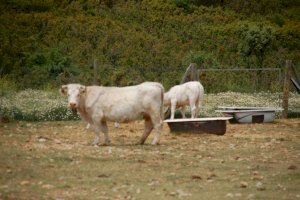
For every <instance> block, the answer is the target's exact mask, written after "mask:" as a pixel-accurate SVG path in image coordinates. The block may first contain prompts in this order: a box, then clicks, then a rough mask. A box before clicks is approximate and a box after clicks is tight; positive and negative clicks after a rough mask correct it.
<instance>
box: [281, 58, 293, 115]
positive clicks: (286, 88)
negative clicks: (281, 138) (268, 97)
mask: <svg viewBox="0 0 300 200" xmlns="http://www.w3.org/2000/svg"><path fill="white" fill-rule="evenodd" d="M291 66H292V61H291V60H286V62H285V66H284V81H283V97H282V108H283V111H282V117H283V118H287V116H288V110H289V92H290V81H291V80H290V79H291Z"/></svg>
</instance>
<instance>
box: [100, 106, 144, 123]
mask: <svg viewBox="0 0 300 200" xmlns="http://www.w3.org/2000/svg"><path fill="white" fill-rule="evenodd" d="M143 112H144V110H143V109H141V108H138V107H134V106H113V107H110V108H109V109H108V110H107V112H104V117H105V119H106V120H107V121H116V122H128V121H133V120H136V119H138V118H139V117H141V115H142V113H143Z"/></svg>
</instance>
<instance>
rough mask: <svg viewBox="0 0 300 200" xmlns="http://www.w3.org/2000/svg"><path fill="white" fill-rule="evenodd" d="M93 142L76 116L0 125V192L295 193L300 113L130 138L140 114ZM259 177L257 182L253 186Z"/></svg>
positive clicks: (18, 195)
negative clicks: (216, 130) (105, 140)
mask: <svg viewBox="0 0 300 200" xmlns="http://www.w3.org/2000/svg"><path fill="white" fill-rule="evenodd" d="M109 126H110V136H111V139H112V146H100V147H92V146H90V145H89V144H90V143H91V142H92V140H93V137H94V135H93V133H92V132H91V131H88V132H87V133H84V132H85V131H83V130H84V127H85V124H84V123H83V122H77V121H75V122H38V123H27V122H20V123H9V124H1V125H0V199H297V198H298V199H299V198H300V191H299V188H300V146H299V144H300V135H299V133H300V119H293V120H279V121H276V123H274V124H254V125H253V124H251V125H228V130H227V133H226V134H225V135H224V136H216V135H206V134H202V135H192V134H180V135H174V134H170V133H169V129H168V127H167V126H166V125H165V126H164V130H163V134H162V138H161V145H159V146H151V145H149V143H150V141H151V139H152V135H151V138H148V140H147V144H146V145H144V146H139V145H134V143H135V142H137V141H138V139H139V137H140V136H141V132H142V129H143V123H142V122H135V123H131V124H122V125H121V128H120V129H115V128H113V124H109ZM260 183H261V184H262V186H260Z"/></svg>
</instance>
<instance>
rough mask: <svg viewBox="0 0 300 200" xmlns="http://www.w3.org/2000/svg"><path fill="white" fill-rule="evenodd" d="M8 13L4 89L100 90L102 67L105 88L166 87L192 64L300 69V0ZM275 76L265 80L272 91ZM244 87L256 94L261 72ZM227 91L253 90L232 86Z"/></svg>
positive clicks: (8, 7) (17, 4) (174, 1)
mask: <svg viewBox="0 0 300 200" xmlns="http://www.w3.org/2000/svg"><path fill="white" fill-rule="evenodd" d="M0 9H1V14H0V74H1V80H0V84H1V85H2V86H1V88H2V89H3V88H4V87H5V85H6V86H8V85H13V86H10V87H15V88H19V89H23V88H55V87H58V85H60V84H63V83H66V82H75V81H76V82H81V83H84V84H91V83H92V80H93V79H92V75H93V69H92V65H93V61H94V59H98V60H99V63H100V71H99V72H100V73H99V80H100V83H101V84H103V85H119V86H121V85H122V86H124V85H131V84H136V83H140V82H142V81H145V80H149V81H159V82H162V83H163V84H164V86H165V87H166V88H169V87H170V86H172V85H174V84H177V83H179V81H180V78H181V76H182V74H183V73H184V71H185V68H186V67H187V66H188V64H189V63H190V62H196V63H197V64H198V65H200V66H201V67H205V68H226V67H240V68H254V67H281V66H282V65H283V63H284V60H285V59H292V60H293V62H294V63H295V64H296V65H298V64H299V61H300V21H299V20H300V14H299V13H300V1H299V0H261V1H258V0H249V1H240V0H233V1H229V0H127V1H126V0H78V1H75V0H43V1H40V0H3V1H1V3H0ZM210 76H212V75H211V74H210ZM222 76H223V74H222V73H218V74H214V77H213V78H212V77H210V78H205V77H203V79H204V80H203V81H204V85H210V86H211V87H212V88H213V83H214V82H216V80H220V79H221V78H222ZM230 76H236V77H230ZM230 76H228V77H230V79H236V78H237V77H238V76H240V74H235V75H230ZM258 77H259V78H261V74H258ZM274 77H275V76H269V77H264V80H267V79H268V80H269V85H272V84H271V82H270V81H274V80H275V79H274ZM243 79H245V80H246V79H247V80H248V81H247V80H246V81H245V84H246V83H247V84H248V86H249V87H250V86H251V84H252V83H251V81H249V80H251V79H253V74H252V75H249V76H247V77H243ZM224 83H225V84H224ZM221 85H222V87H223V89H236V88H237V89H239V88H238V87H244V88H247V87H248V86H247V85H243V83H232V82H230V81H229V79H226V80H224V82H223V84H221ZM233 85H235V86H234V87H233ZM224 87H225V88H224ZM268 89H270V88H268ZM208 91H218V88H217V87H216V88H214V89H208Z"/></svg>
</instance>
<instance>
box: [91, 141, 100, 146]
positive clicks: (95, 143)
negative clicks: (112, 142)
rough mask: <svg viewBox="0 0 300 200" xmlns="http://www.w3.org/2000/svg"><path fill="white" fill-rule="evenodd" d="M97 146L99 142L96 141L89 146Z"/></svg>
mask: <svg viewBox="0 0 300 200" xmlns="http://www.w3.org/2000/svg"><path fill="white" fill-rule="evenodd" d="M98 144H99V142H98V141H97V142H95V141H94V142H92V144H91V145H92V146H98Z"/></svg>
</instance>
